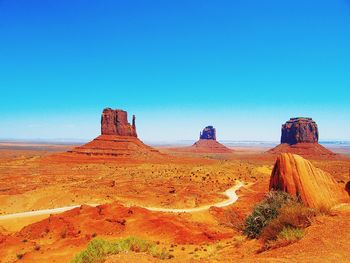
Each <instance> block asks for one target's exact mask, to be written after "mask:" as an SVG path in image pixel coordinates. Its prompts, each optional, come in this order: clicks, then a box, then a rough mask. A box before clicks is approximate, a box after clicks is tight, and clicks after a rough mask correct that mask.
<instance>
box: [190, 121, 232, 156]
mask: <svg viewBox="0 0 350 263" xmlns="http://www.w3.org/2000/svg"><path fill="white" fill-rule="evenodd" d="M187 149H188V150H189V151H194V152H200V153H231V152H232V150H231V149H229V148H227V147H226V146H225V145H222V144H221V143H219V142H218V141H217V140H216V129H215V128H214V127H213V126H207V127H205V128H204V129H203V131H202V132H200V134H199V140H198V141H197V142H195V143H194V144H193V145H192V146H191V147H189V148H187Z"/></svg>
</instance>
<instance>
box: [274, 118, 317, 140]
mask: <svg viewBox="0 0 350 263" xmlns="http://www.w3.org/2000/svg"><path fill="white" fill-rule="evenodd" d="M317 142H318V127H317V124H316V122H315V121H313V120H312V118H290V120H289V121H287V122H286V123H285V124H283V125H282V135H281V143H288V144H290V145H293V144H297V143H317Z"/></svg>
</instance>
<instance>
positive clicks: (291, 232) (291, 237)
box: [260, 227, 304, 252]
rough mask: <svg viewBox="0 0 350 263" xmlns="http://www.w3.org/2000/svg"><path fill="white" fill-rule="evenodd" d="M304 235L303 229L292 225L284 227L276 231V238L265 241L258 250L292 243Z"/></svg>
mask: <svg viewBox="0 0 350 263" xmlns="http://www.w3.org/2000/svg"><path fill="white" fill-rule="evenodd" d="M303 237H304V230H303V229H300V228H294V227H284V228H283V229H282V230H281V232H280V233H278V235H277V238H276V240H270V241H266V242H265V243H264V246H263V248H262V249H261V250H260V252H263V251H266V250H268V249H273V248H278V247H283V246H287V245H289V244H291V243H294V242H296V241H298V240H300V239H302V238H303Z"/></svg>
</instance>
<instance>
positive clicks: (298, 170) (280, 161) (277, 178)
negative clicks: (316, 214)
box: [270, 153, 349, 208]
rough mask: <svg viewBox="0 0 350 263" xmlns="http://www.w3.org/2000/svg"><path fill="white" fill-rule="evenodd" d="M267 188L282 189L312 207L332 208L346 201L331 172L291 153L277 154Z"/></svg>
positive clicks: (347, 199)
mask: <svg viewBox="0 0 350 263" xmlns="http://www.w3.org/2000/svg"><path fill="white" fill-rule="evenodd" d="M270 190H280V191H285V192H287V193H289V194H290V195H292V196H294V197H296V198H299V199H300V200H301V201H302V202H303V203H304V204H305V205H307V206H309V207H312V208H322V207H332V206H334V205H337V204H340V203H343V202H348V201H349V197H348V196H347V194H346V192H345V191H344V189H343V188H342V187H340V186H339V185H338V184H337V182H336V181H335V179H334V178H333V177H332V176H331V175H330V174H328V173H326V172H324V171H322V170H321V169H318V168H316V167H315V166H313V165H312V164H311V163H310V162H309V161H308V160H306V159H304V158H303V157H301V156H299V155H296V154H291V153H283V154H281V155H279V156H278V158H277V160H276V163H275V166H274V168H273V171H272V174H271V178H270Z"/></svg>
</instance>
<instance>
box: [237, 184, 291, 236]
mask: <svg viewBox="0 0 350 263" xmlns="http://www.w3.org/2000/svg"><path fill="white" fill-rule="evenodd" d="M291 202H295V201H294V199H293V198H292V197H291V196H290V195H289V194H287V193H285V192H281V191H271V192H269V193H268V194H267V195H266V196H265V199H264V200H263V201H261V202H260V203H259V204H258V205H256V206H255V207H254V209H253V211H252V213H251V214H250V215H249V216H248V217H247V218H246V220H245V228H244V234H245V235H247V236H248V237H249V238H257V237H259V236H260V234H261V231H262V230H263V229H264V228H265V227H266V226H267V225H268V223H269V222H270V221H271V220H273V219H274V218H276V217H277V216H278V214H279V210H280V208H281V207H282V206H283V205H285V204H288V203H291Z"/></svg>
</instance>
